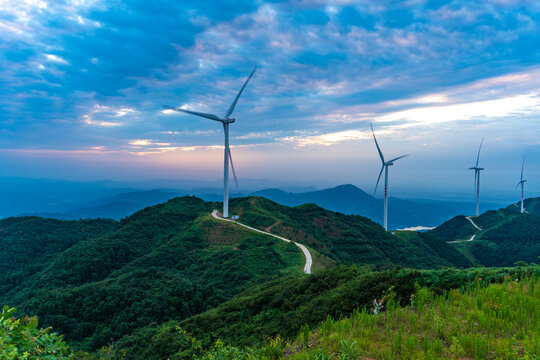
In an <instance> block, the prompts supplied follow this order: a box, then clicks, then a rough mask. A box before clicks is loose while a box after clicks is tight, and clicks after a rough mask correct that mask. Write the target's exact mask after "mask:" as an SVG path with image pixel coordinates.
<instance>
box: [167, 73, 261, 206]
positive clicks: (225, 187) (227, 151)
mask: <svg viewBox="0 0 540 360" xmlns="http://www.w3.org/2000/svg"><path fill="white" fill-rule="evenodd" d="M255 70H257V68H254V69H253V70H252V71H251V73H250V74H249V76H248V78H247V80H246V81H245V82H244V85H243V86H242V88H241V89H240V91H239V92H238V95H236V98H235V99H234V101H233V102H232V104H231V106H230V107H229V110H227V113H226V114H225V116H224V117H223V118H220V117H218V116H216V115H213V114H206V113H201V112H196V111H191V110H186V109H182V108H177V107H172V106H166V105H164V106H163V107H164V108H165V109H169V110H175V111H179V112H184V113H188V114H192V115H196V116H201V117H204V118H207V119H210V120H214V121H219V122H221V123H222V124H223V130H224V131H225V161H224V167H223V217H229V162H230V163H231V168H232V172H233V176H234V181H235V183H236V186H238V179H237V178H236V172H235V171H234V165H233V161H232V156H231V149H230V148H229V124H232V123H233V122H235V121H236V119H231V118H229V116H230V115H231V114H232V113H233V111H234V108H235V107H236V103H237V102H238V99H239V98H240V95H242V92H243V91H244V89H245V87H246V85H247V83H248V82H249V80H250V79H251V77H252V76H253V74H254V73H255Z"/></svg>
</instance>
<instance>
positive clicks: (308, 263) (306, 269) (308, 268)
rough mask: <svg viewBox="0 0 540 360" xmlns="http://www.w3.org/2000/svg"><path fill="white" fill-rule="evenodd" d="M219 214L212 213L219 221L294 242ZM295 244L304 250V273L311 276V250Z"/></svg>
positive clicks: (215, 211)
mask: <svg viewBox="0 0 540 360" xmlns="http://www.w3.org/2000/svg"><path fill="white" fill-rule="evenodd" d="M217 212H218V211H217V210H214V211H212V216H213V217H214V218H215V219H217V220H221V221H228V222H231V223H235V224H237V225H240V226H243V227H245V228H247V229H249V230H252V231H256V232H258V233H261V234H265V235H269V236H272V237H275V238H277V239H279V240H283V241H285V242H291V241H292V240H289V239H285V238H284V237H281V236H277V235H274V234H271V233H269V232H266V231H262V230H259V229H255V228H254V227H251V226H248V225H245V224H242V223H240V222H238V221H234V220H231V219H225V218H222V217H220V216H219V215H218V214H217ZM293 242H294V244H295V245H296V246H298V247H299V248H300V250H302V252H303V253H304V256H305V257H306V265H304V272H305V273H306V274H311V265H312V264H313V259H312V258H311V254H310V252H309V250H308V249H307V248H306V247H305V246H304V245H302V244H299V243H297V242H295V241H293Z"/></svg>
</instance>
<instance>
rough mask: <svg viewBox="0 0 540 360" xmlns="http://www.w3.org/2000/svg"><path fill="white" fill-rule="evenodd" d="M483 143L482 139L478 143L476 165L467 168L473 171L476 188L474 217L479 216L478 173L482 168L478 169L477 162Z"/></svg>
mask: <svg viewBox="0 0 540 360" xmlns="http://www.w3.org/2000/svg"><path fill="white" fill-rule="evenodd" d="M483 143H484V138H482V141H481V142H480V147H479V148H478V155H477V156H476V165H475V166H473V167H470V168H469V170H474V186H475V187H476V216H478V215H479V214H480V171H482V170H484V168H481V167H478V160H479V159H480V150H482V144H483Z"/></svg>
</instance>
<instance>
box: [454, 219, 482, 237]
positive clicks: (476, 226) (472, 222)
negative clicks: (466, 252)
mask: <svg viewBox="0 0 540 360" xmlns="http://www.w3.org/2000/svg"><path fill="white" fill-rule="evenodd" d="M471 217H472V216H466V217H465V219H467V220H469V221H470V222H471V224H472V225H473V226H474V227H475V228H477V229H478V230H482V228H481V227H480V226H478V225H476V224H475V223H474V221H473V219H471ZM475 237H476V234H474V235H472V236H471V238H470V239H469V240H454V241H448V243H459V242H466V241H467V242H468V241H473V240H474V238H475Z"/></svg>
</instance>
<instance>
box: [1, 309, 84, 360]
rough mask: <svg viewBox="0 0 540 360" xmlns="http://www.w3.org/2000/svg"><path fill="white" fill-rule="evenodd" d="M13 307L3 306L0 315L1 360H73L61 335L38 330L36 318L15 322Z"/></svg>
mask: <svg viewBox="0 0 540 360" xmlns="http://www.w3.org/2000/svg"><path fill="white" fill-rule="evenodd" d="M14 313H15V309H14V308H9V307H8V306H4V308H3V309H2V313H1V314H0V358H1V359H3V360H19V359H28V360H32V359H33V360H56V359H58V360H60V359H73V358H74V357H73V355H72V354H71V353H70V351H69V349H68V346H67V345H66V344H65V343H64V341H63V339H62V336H58V335H57V334H55V333H51V328H47V329H38V319H37V318H36V317H28V316H25V317H23V318H20V319H16V318H15V317H14V316H13V315H14Z"/></svg>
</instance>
